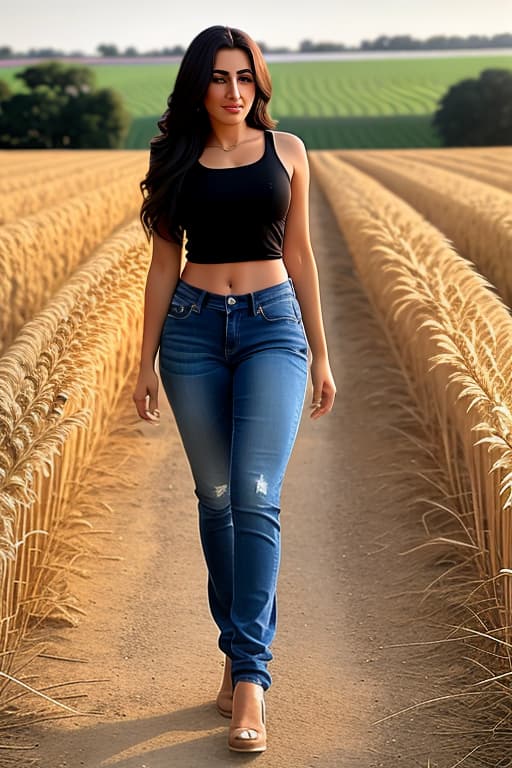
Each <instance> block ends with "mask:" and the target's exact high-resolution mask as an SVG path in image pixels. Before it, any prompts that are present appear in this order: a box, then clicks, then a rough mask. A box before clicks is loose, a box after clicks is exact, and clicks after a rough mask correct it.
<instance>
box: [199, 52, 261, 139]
mask: <svg viewBox="0 0 512 768" xmlns="http://www.w3.org/2000/svg"><path fill="white" fill-rule="evenodd" d="M255 96H256V82H255V80H254V73H253V71H252V69H251V62H250V59H249V56H248V55H247V54H246V52H245V51H242V50H241V49H240V48H222V49H221V50H220V51H218V52H217V55H216V56H215V63H214V66H213V71H212V79H211V81H210V85H209V86H208V90H207V91H206V96H205V99H204V106H205V109H206V111H207V112H208V115H209V117H210V121H211V123H212V125H213V124H214V123H220V124H222V125H225V126H229V125H238V124H239V123H241V122H243V121H244V120H245V119H246V117H247V115H248V114H249V112H250V110H251V107H252V104H253V101H254V98H255Z"/></svg>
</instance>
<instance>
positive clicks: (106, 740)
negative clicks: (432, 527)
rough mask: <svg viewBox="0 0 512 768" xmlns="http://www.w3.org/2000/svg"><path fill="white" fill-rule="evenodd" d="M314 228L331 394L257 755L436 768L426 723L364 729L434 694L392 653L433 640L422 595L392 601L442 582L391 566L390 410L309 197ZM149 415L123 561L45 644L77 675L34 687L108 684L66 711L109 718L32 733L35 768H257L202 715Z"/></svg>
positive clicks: (197, 640) (316, 442)
mask: <svg viewBox="0 0 512 768" xmlns="http://www.w3.org/2000/svg"><path fill="white" fill-rule="evenodd" d="M312 232H313V240H314V245H315V251H316V254H317V259H318V262H319V266H320V271H321V280H322V288H323V299H324V305H325V314H326V326H327V332H328V337H329V340H330V349H331V355H332V359H333V367H334V370H335V375H336V379H337V384H338V390H339V394H338V398H337V403H336V407H335V411H334V412H333V413H332V414H331V416H330V417H329V418H325V419H323V420H320V421H319V422H316V423H313V422H311V421H310V420H309V419H308V418H307V415H306V416H305V418H304V420H303V424H302V427H301V432H300V436H299V439H298V442H297V445H296V449H295V452H294V455H293V458H292V461H291V465H290V468H289V472H288V475H287V480H286V485H285V491H284V498H283V512H282V530H283V556H282V565H281V572H280V582H279V623H278V633H277V637H276V640H275V643H274V646H273V650H274V656H275V659H274V661H273V663H272V673H273V678H274V684H273V686H272V688H271V689H270V691H269V692H268V694H267V712H268V733H269V749H268V750H267V752H266V753H264V754H262V755H260V756H259V757H258V758H257V759H258V760H259V764H260V765H262V764H264V765H267V766H269V768H285V766H286V768H290V766H293V768H309V767H311V766H319V767H321V768H335V767H336V768H338V767H340V768H379V767H380V766H384V768H396V766H400V765H403V766H406V768H414V767H415V766H418V767H420V768H427V758H429V757H430V760H431V767H432V768H434V766H436V765H439V766H441V765H442V766H443V768H445V766H447V765H448V764H449V763H447V762H442V763H441V762H437V758H436V749H437V748H438V745H439V742H438V739H437V738H436V737H435V735H433V734H432V733H430V732H429V729H430V730H432V727H431V724H428V725H427V721H426V720H425V719H424V714H423V713H422V712H423V711H422V710H420V711H419V712H416V713H412V714H408V715H406V716H400V717H397V718H393V719H391V720H388V721H387V722H386V723H383V724H381V725H372V723H374V721H375V720H377V719H379V718H381V717H384V716H386V715H389V714H391V713H392V712H395V711H398V710H400V709H401V708H404V707H408V706H410V705H412V704H414V703H415V702H418V701H420V700H422V699H424V698H428V697H429V696H432V695H436V693H437V690H434V684H433V680H434V678H436V677H438V676H439V675H444V674H446V673H447V672H448V668H447V667H444V666H443V664H444V662H443V660H442V659H443V656H442V653H441V652H438V653H436V654H431V653H429V654H428V655H427V654H426V653H424V651H422V650H421V648H420V649H418V648H414V649H411V648H399V649H397V648H387V647H386V646H389V645H391V644H396V643H403V642H410V641H414V640H418V639H420V638H422V639H424V638H425V637H426V636H427V635H428V632H426V631H425V630H424V628H422V627H421V626H418V624H417V623H415V622H414V621H412V620H411V618H412V617H413V615H414V606H415V605H416V603H417V600H418V598H417V595H415V594H414V593H413V594H402V595H401V596H397V594H398V593H402V592H404V590H405V589H407V590H410V591H411V592H413V591H414V590H420V589H421V588H422V586H423V585H424V584H425V583H427V582H428V580H429V579H431V578H432V577H433V575H435V573H436V571H435V569H434V568H433V567H429V566H425V567H423V566H422V565H421V563H419V561H417V559H416V558H415V557H411V556H408V557H400V556H399V553H400V552H401V551H403V550H404V549H406V548H407V546H408V545H409V544H410V542H411V541H413V540H414V537H415V536H416V534H417V533H418V525H417V523H415V522H414V520H413V519H412V518H411V515H410V513H409V512H408V511H407V508H406V507H407V504H406V500H405V499H404V489H403V488H400V487H398V486H397V485H396V484H394V483H393V481H392V480H388V482H387V483H385V485H384V486H383V485H382V476H383V475H385V474H386V473H387V472H388V471H390V470H391V469H392V468H393V464H392V459H393V441H394V440H396V437H394V436H393V435H391V433H389V432H387V429H388V427H389V423H390V420H392V412H391V411H390V410H389V409H388V408H387V407H386V402H385V398H383V400H382V404H381V406H380V407H379V408H376V407H375V406H370V404H369V402H368V400H367V398H370V397H378V396H379V392H378V389H377V385H376V382H377V381H379V382H381V381H385V376H386V374H385V373H384V372H383V371H382V370H381V369H379V367H378V366H379V363H378V358H375V362H373V361H372V360H373V358H372V353H371V349H372V345H373V340H372V337H373V336H374V334H375V330H374V326H373V325H372V323H371V322H370V321H369V320H368V314H367V309H366V308H365V302H364V300H361V295H360V293H359V292H358V291H357V289H356V288H354V286H353V283H352V278H351V268H350V261H349V257H348V256H347V254H346V250H345V248H344V244H343V242H342V239H341V238H340V235H339V233H338V231H337V228H336V225H335V223H334V221H333V219H332V216H331V214H330V212H329V210H328V209H327V206H326V204H325V202H324V200H323V198H322V197H321V195H320V194H319V192H318V190H317V189H316V187H315V186H313V197H312ZM361 338H366V339H367V343H366V346H367V349H368V350H369V353H365V354H363V352H362V350H361V343H360V339H361ZM389 375H390V376H392V374H389ZM379 386H380V385H379ZM365 398H366V399H365ZM161 410H162V412H163V418H162V422H163V423H162V424H161V425H160V427H158V428H157V429H152V428H151V427H149V425H143V433H144V434H143V437H141V438H139V440H143V441H144V443H145V457H144V458H143V459H142V460H138V462H137V463H135V462H134V463H132V465H131V466H130V468H129V472H130V475H133V477H134V478H135V479H136V482H137V485H136V487H135V489H132V490H131V491H126V490H122V489H121V490H120V491H119V492H118V493H116V494H115V497H114V496H111V497H110V498H109V499H108V500H109V501H110V502H111V503H112V504H113V506H114V510H115V514H114V516H113V519H112V521H111V526H112V528H113V529H114V537H113V542H114V543H115V549H116V550H117V551H116V552H113V551H112V548H111V549H110V554H119V555H120V556H121V557H122V558H123V560H122V561H121V562H116V561H109V560H105V561H103V562H101V563H99V564H98V565H97V566H96V565H95V564H93V566H92V568H91V573H92V576H93V577H92V579H91V580H90V581H88V582H81V583H79V584H78V585H77V590H78V591H79V593H80V597H81V599H82V601H83V604H84V606H85V608H86V610H87V616H86V617H84V619H83V620H82V622H81V625H80V627H79V628H77V629H65V630H61V631H59V633H58V638H56V640H55V641H54V642H53V644H52V649H53V651H54V652H55V653H58V654H60V655H64V656H71V657H80V658H85V659H87V660H88V662H87V665H84V666H82V667H80V669H79V670H78V671H77V670H76V669H73V671H72V672H70V671H69V669H68V668H64V670H63V668H62V663H61V662H60V663H59V662H47V664H48V666H47V667H46V671H45V673H44V675H43V674H42V675H41V678H42V679H47V678H48V676H49V677H50V679H51V677H52V676H53V675H55V678H56V679H63V678H65V676H66V675H67V677H68V678H71V677H72V676H74V678H75V679H76V678H77V677H81V678H82V679H83V678H89V679H93V678H96V679H107V681H106V682H102V683H95V684H91V685H89V686H85V687H84V686H82V687H81V691H82V692H83V691H86V693H87V699H85V700H82V699H76V701H75V703H76V706H78V707H80V708H83V709H98V710H100V711H101V712H102V713H104V714H103V716H102V717H101V718H98V717H91V718H70V719H66V720H62V721H56V722H53V723H47V724H43V725H41V726H38V727H37V728H36V727H34V728H32V729H31V731H30V732H29V733H28V740H29V741H31V742H37V744H38V747H37V749H36V750H35V751H34V752H33V753H32V754H33V755H37V756H38V758H39V765H40V766H41V768H64V767H65V768H81V767H82V766H85V767H86V768H107V766H108V767H110V766H115V768H169V767H170V766H173V767H174V766H176V768H201V767H202V766H208V768H215V767H216V766H219V767H220V766H226V765H230V764H232V763H238V762H240V761H241V760H251V758H250V757H247V756H240V755H236V754H233V753H230V752H228V750H227V746H226V742H227V724H228V721H226V720H224V719H223V718H221V717H219V716H218V715H217V713H216V711H215V709H214V707H213V699H214V696H215V693H216V689H217V686H218V683H219V682H220V678H221V671H222V666H221V665H222V657H221V654H220V652H219V651H218V650H217V649H216V631H215V628H214V626H213V623H212V621H211V619H210V616H209V612H208V607H207V602H206V572H205V567H204V564H203V560H202V554H201V551H200V545H199V537H198V532H197V521H196V512H195V502H194V496H193V493H192V485H191V478H190V474H189V470H188V467H187V465H186V460H185V458H184V455H183V453H182V450H181V447H180V443H179V440H178V437H177V433H176V430H175V426H174V423H173V421H172V418H171V415H170V413H169V411H168V409H167V407H166V404H165V403H164V400H163V397H162V402H161ZM146 427H147V428H146ZM107 554H109V553H107ZM415 571H416V573H415ZM414 660H416V662H419V663H414ZM446 663H448V662H446ZM25 735H27V734H25ZM22 764H23V762H21V763H20V765H22Z"/></svg>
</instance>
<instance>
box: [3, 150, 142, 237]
mask: <svg viewBox="0 0 512 768" xmlns="http://www.w3.org/2000/svg"><path fill="white" fill-rule="evenodd" d="M145 155H146V153H145V152H135V153H133V154H131V155H128V157H124V158H123V157H121V158H119V157H117V155H115V154H114V157H112V155H110V157H109V158H108V159H107V158H104V157H103V156H102V158H101V160H100V161H98V160H96V162H95V157H94V152H92V157H91V155H90V154H87V160H85V159H84V160H83V161H82V166H81V167H79V168H77V167H76V165H73V166H72V168H70V169H66V172H62V170H61V173H60V174H59V176H57V177H56V178H55V177H53V178H51V174H50V178H48V177H47V175H46V173H47V172H46V171H43V172H41V173H40V176H42V178H41V179H40V180H36V179H35V178H34V175H35V174H30V176H29V178H28V179H27V182H28V181H30V185H29V186H25V185H23V186H21V187H20V188H18V189H13V185H14V182H15V179H14V180H12V182H11V187H10V188H9V190H8V191H5V192H3V193H2V192H0V225H2V224H6V223H9V222H15V221H18V220H20V219H23V218H24V217H26V216H29V215H31V214H34V213H37V212H38V211H40V210H42V209H44V208H49V207H50V206H52V205H57V204H59V203H61V202H62V201H63V200H66V201H69V200H70V198H73V197H76V196H77V195H83V194H84V193H86V192H90V191H91V190H93V189H97V188H98V187H105V185H107V184H110V183H111V182H113V181H121V180H122V179H123V178H127V179H128V180H129V182H130V183H131V184H134V180H135V179H137V178H141V177H142V176H143V173H144V171H145V166H146V163H147V158H146V157H145ZM95 166H97V167H95ZM57 168H58V169H61V164H60V162H59V163H57ZM0 231H1V230H0Z"/></svg>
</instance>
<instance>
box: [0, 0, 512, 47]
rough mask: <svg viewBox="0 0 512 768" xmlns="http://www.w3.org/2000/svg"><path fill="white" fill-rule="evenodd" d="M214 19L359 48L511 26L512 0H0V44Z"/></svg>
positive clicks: (80, 42) (191, 30) (175, 29)
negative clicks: (391, 39)
mask: <svg viewBox="0 0 512 768" xmlns="http://www.w3.org/2000/svg"><path fill="white" fill-rule="evenodd" d="M213 24H223V25H227V26H232V27H238V28H239V29H243V30H244V31H245V32H248V33H249V35H250V36H251V37H253V38H254V39H255V40H257V41H258V42H265V43H267V45H269V46H271V47H277V46H286V47H288V48H291V49H295V48H297V47H298V45H299V43H300V42H301V41H302V40H305V39H309V40H312V41H313V42H320V41H331V42H337V43H345V45H349V46H358V45H359V44H360V42H361V41H362V40H364V39H367V40H371V39H374V38H376V37H378V36H379V35H400V34H410V35H412V36H413V37H416V38H419V39H425V38H427V37H430V36H431V35H437V34H445V35H452V34H458V35H462V36H465V35H470V34H482V35H495V34H499V33H501V32H512V0H421V2H420V0H355V1H353V2H351V3H349V2H347V1H346V0H221V1H220V2H215V0H180V1H179V2H178V0H148V2H147V4H146V3H144V1H143V0H87V2H82V0H3V9H2V10H1V12H0V45H9V46H10V47H11V48H13V49H14V50H15V51H27V50H28V49H29V48H42V47H52V48H57V49H59V50H62V51H64V52H65V53H71V52H72V51H75V50H76V51H78V50H79V51H82V52H83V53H86V54H94V53H96V46H97V45H100V44H102V43H113V44H115V45H117V46H118V47H119V49H120V50H123V49H124V48H126V47H127V46H135V47H136V48H137V49H138V50H139V51H141V52H143V51H148V50H150V49H155V48H156V49H159V48H163V47H172V46H174V45H182V46H184V47H186V46H187V45H188V44H189V43H190V41H191V40H192V39H193V38H194V37H195V35H196V34H197V33H198V32H200V31H201V30H202V29H204V28H206V27H209V26H211V25H213Z"/></svg>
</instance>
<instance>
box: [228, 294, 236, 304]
mask: <svg viewBox="0 0 512 768" xmlns="http://www.w3.org/2000/svg"><path fill="white" fill-rule="evenodd" d="M228 304H230V305H231V306H233V304H236V299H234V298H233V297H232V296H230V297H229V299H228Z"/></svg>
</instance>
